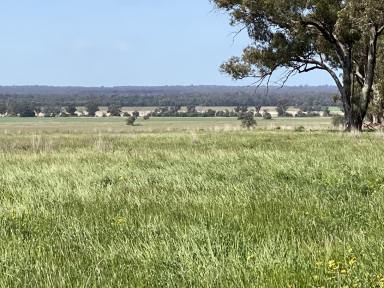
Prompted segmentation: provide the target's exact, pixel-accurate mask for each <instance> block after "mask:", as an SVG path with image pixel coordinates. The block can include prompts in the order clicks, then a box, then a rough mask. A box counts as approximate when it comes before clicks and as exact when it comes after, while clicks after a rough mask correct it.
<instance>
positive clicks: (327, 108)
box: [323, 106, 331, 117]
mask: <svg viewBox="0 0 384 288" xmlns="http://www.w3.org/2000/svg"><path fill="white" fill-rule="evenodd" d="M330 116H331V111H330V110H329V107H328V106H327V107H324V109H323V117H330Z"/></svg>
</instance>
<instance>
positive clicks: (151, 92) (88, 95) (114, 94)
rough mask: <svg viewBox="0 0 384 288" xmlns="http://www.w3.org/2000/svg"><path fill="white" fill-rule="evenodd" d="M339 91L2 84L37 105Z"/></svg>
mask: <svg viewBox="0 0 384 288" xmlns="http://www.w3.org/2000/svg"><path fill="white" fill-rule="evenodd" d="M336 94H338V90H337V88H336V87H333V86H288V87H283V88H280V87H269V88H268V90H267V89H266V87H260V88H256V87H239V86H160V87H141V86H128V87H52V86H0V102H1V103H5V102H7V101H8V102H9V101H16V102H31V103H34V104H36V105H47V104H49V105H61V106H64V105H68V104H75V105H79V106H80V105H84V104H85V103H87V102H90V101H92V102H95V103H96V104H98V105H100V106H108V105H111V104H115V105H119V106H177V105H180V106H187V105H196V106H199V105H200V106H240V105H244V106H254V105H261V106H276V105H278V103H279V102H284V103H285V104H287V105H289V106H297V107H299V106H316V105H317V106H318V105H321V106H331V105H335V104H334V102H333V100H332V97H333V96H334V95H336Z"/></svg>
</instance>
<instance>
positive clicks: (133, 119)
mask: <svg viewBox="0 0 384 288" xmlns="http://www.w3.org/2000/svg"><path fill="white" fill-rule="evenodd" d="M136 119H137V118H136V117H135V116H130V117H128V118H127V125H129V126H134V125H135V122H136Z"/></svg>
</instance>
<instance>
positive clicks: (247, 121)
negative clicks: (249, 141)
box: [238, 112, 256, 129]
mask: <svg viewBox="0 0 384 288" xmlns="http://www.w3.org/2000/svg"><path fill="white" fill-rule="evenodd" d="M238 119H239V120H241V126H242V127H244V128H247V129H251V128H253V127H255V126H256V120H255V117H254V115H253V113H252V112H246V113H241V114H240V115H239V118H238Z"/></svg>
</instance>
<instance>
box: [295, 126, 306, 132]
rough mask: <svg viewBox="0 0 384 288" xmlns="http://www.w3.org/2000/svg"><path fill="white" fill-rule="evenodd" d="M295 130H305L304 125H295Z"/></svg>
mask: <svg viewBox="0 0 384 288" xmlns="http://www.w3.org/2000/svg"><path fill="white" fill-rule="evenodd" d="M295 132H305V127H304V126H299V127H295Z"/></svg>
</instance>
